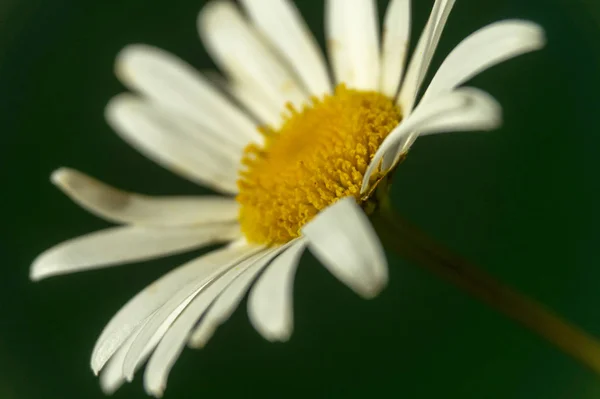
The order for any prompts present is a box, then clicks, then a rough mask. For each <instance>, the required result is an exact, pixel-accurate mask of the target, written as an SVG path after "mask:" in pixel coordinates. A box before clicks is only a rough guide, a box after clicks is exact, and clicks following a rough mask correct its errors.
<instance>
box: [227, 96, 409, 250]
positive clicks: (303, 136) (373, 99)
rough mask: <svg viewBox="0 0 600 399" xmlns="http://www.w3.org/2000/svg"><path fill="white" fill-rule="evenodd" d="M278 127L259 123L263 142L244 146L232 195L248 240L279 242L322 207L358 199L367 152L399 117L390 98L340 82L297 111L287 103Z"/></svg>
mask: <svg viewBox="0 0 600 399" xmlns="http://www.w3.org/2000/svg"><path fill="white" fill-rule="evenodd" d="M287 110H288V113H287V115H285V121H284V123H283V125H282V127H281V128H280V129H279V130H276V131H275V130H272V129H270V128H268V127H262V128H260V129H259V130H260V131H261V133H262V134H263V135H264V136H265V138H266V140H265V144H264V146H262V147H258V146H257V145H253V144H251V145H249V146H248V147H247V148H246V149H245V155H244V158H243V160H242V164H243V166H244V169H243V170H242V171H241V172H240V178H239V180H238V187H239V190H240V193H239V195H238V197H237V200H238V202H239V203H240V205H241V206H240V215H239V221H240V224H241V227H242V231H243V233H244V234H245V235H246V238H247V239H248V241H250V242H255V243H262V244H282V243H285V242H287V241H289V240H291V239H293V238H295V237H297V236H299V234H300V229H301V228H302V226H303V225H304V224H305V223H307V222H308V221H310V220H311V219H312V218H313V217H314V216H315V215H316V214H317V213H318V212H319V211H320V210H322V209H323V208H325V207H327V206H328V205H331V204H333V203H334V202H335V201H336V200H338V199H339V198H342V197H346V196H350V195H352V196H354V197H355V198H356V199H357V201H358V202H359V203H360V202H361V198H360V188H361V187H360V185H361V181H362V178H363V175H364V173H365V171H366V169H367V166H368V165H369V162H370V161H371V158H372V157H373V155H374V154H375V152H376V151H377V149H378V148H379V146H380V145H381V142H382V141H383V139H384V138H385V137H386V136H387V135H388V134H389V133H390V132H391V131H392V129H393V128H394V127H396V125H397V124H398V123H399V122H400V120H401V112H400V108H399V107H398V106H396V104H395V103H394V102H393V101H392V100H391V99H390V98H388V97H386V96H384V95H383V94H380V93H377V92H372V91H358V90H352V89H348V88H346V87H345V86H344V85H340V86H338V87H337V88H336V90H335V94H333V95H326V96H325V97H324V98H323V99H317V98H313V99H312V101H311V104H310V105H307V106H306V107H305V108H304V109H303V110H301V111H297V110H296V109H294V107H293V106H291V105H288V107H287Z"/></svg>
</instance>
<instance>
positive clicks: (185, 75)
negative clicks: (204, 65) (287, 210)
mask: <svg viewBox="0 0 600 399" xmlns="http://www.w3.org/2000/svg"><path fill="white" fill-rule="evenodd" d="M115 69H116V74H117V76H118V77H119V79H120V80H121V82H123V84H125V85H126V86H127V87H129V88H130V89H132V90H136V91H138V92H139V93H142V94H143V95H145V96H147V97H148V98H149V99H150V100H151V101H153V102H156V103H157V104H160V105H161V106H163V107H166V108H168V109H169V110H170V111H172V112H174V113H177V114H180V113H183V114H185V115H186V116H187V117H188V118H189V119H192V120H194V121H195V122H197V123H198V124H200V125H202V126H204V125H206V126H207V127H208V128H209V130H212V131H216V132H219V135H220V136H221V137H222V139H223V140H226V141H227V143H228V145H231V146H233V147H239V148H243V147H244V146H245V145H246V144H247V143H249V142H251V141H252V142H256V143H262V142H263V137H262V136H261V135H260V134H259V133H258V132H257V130H256V127H255V124H254V122H253V121H252V120H251V119H250V118H248V116H247V115H245V114H244V113H243V112H242V111H241V110H239V109H238V108H237V107H236V106H235V105H233V104H232V103H231V102H230V101H229V100H228V99H227V98H225V97H224V96H223V95H222V94H221V93H220V92H219V91H218V90H217V89H215V88H214V87H213V86H212V85H211V84H210V83H209V81H208V80H207V79H205V78H204V77H203V76H202V75H201V74H200V73H198V71H197V70H195V69H194V68H192V67H191V66H190V65H188V64H187V63H185V62H184V61H183V60H181V59H179V58H178V57H176V56H174V55H173V54H170V53H168V52H166V51H164V50H162V49H159V48H156V47H152V46H148V45H142V44H134V45H129V46H127V47H125V48H124V49H123V50H121V52H120V53H119V55H118V56H117V61H116V66H115ZM201 133H205V134H206V131H204V132H203V131H202V130H200V131H199V134H201Z"/></svg>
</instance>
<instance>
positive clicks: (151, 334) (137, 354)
mask: <svg viewBox="0 0 600 399" xmlns="http://www.w3.org/2000/svg"><path fill="white" fill-rule="evenodd" d="M262 250H263V248H262V247H258V246H257V247H256V248H255V250H254V251H253V252H252V253H249V254H248V258H247V260H246V259H236V261H235V262H229V263H225V264H223V265H222V267H221V268H218V269H216V270H214V271H213V272H212V273H211V274H209V275H204V274H202V275H200V276H199V277H198V278H197V279H195V280H193V281H191V282H190V283H188V284H186V285H185V286H183V287H181V288H180V289H179V290H178V291H177V292H176V293H175V294H174V295H173V296H172V297H171V298H169V300H168V301H167V302H165V304H164V305H162V306H161V307H160V308H159V309H158V310H157V311H156V312H155V313H154V314H153V315H152V317H151V318H150V321H149V322H148V323H147V324H146V325H145V326H144V327H143V328H142V330H141V331H140V333H139V334H137V337H136V339H135V341H134V342H133V344H132V345H131V348H130V349H129V351H128V352H127V355H126V356H125V360H124V362H123V373H124V374H125V377H126V378H127V379H129V380H131V379H132V378H133V373H134V372H135V370H136V369H137V368H138V367H139V365H140V364H141V363H142V362H143V361H144V360H145V358H144V354H145V353H147V350H148V348H149V345H150V344H151V343H154V345H156V344H157V343H158V342H159V341H160V340H161V338H162V336H163V335H164V334H165V333H166V332H167V330H168V329H169V327H170V326H171V324H173V322H174V321H175V319H176V318H177V317H178V316H179V315H180V314H181V312H183V311H184V310H185V309H186V307H187V306H188V305H189V303H190V302H191V301H192V300H193V299H194V298H195V297H196V296H197V295H198V294H199V293H202V292H204V291H206V290H207V289H208V287H210V286H211V285H212V284H215V283H216V281H217V280H220V281H221V282H220V283H218V284H222V281H225V280H226V277H225V276H226V275H230V274H227V273H228V271H229V269H231V268H233V267H242V266H241V265H242V264H244V262H250V261H251V259H255V258H256V256H258V255H255V253H259V254H260V253H261V252H260V251H262ZM222 279H224V280H222ZM211 292H212V291H211ZM219 292H220V291H219ZM217 294H218V292H217ZM152 347H154V346H152ZM152 347H150V348H152Z"/></svg>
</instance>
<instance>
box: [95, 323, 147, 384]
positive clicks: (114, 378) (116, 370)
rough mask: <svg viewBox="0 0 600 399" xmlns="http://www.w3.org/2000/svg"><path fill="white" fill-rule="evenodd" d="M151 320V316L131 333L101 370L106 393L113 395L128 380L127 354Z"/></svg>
mask: <svg viewBox="0 0 600 399" xmlns="http://www.w3.org/2000/svg"><path fill="white" fill-rule="evenodd" d="M149 320H150V318H149V317H148V318H147V319H146V320H145V321H143V322H142V323H141V324H140V325H139V326H138V327H137V328H136V329H135V330H134V331H133V332H132V333H131V335H130V336H129V338H127V340H126V341H125V342H124V343H123V345H121V347H120V348H119V349H118V350H117V351H116V352H115V354H114V355H113V356H112V357H111V358H110V360H109V361H108V362H107V363H106V365H105V366H104V368H103V369H102V371H101V372H100V375H99V377H100V388H101V389H102V392H104V394H105V395H112V394H113V393H115V392H116V391H117V390H118V389H119V388H120V387H121V386H122V385H123V383H125V382H126V381H127V379H126V378H125V374H124V373H123V361H124V360H125V355H126V354H127V352H128V351H129V348H130V347H131V344H132V343H133V341H134V340H135V338H136V337H137V335H138V334H139V332H140V331H141V329H142V328H143V327H144V325H146V323H147V322H148V321H149Z"/></svg>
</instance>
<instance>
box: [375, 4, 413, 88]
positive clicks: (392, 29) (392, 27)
mask: <svg viewBox="0 0 600 399" xmlns="http://www.w3.org/2000/svg"><path fill="white" fill-rule="evenodd" d="M410 25H411V18H410V0H392V1H390V3H389V4H388V7H387V11H386V13H385V18H384V20H383V38H382V46H381V47H382V52H381V79H380V83H379V91H381V92H382V93H383V94H385V95H386V96H388V97H391V98H394V97H396V94H397V93H398V87H399V85H400V81H401V80H402V75H403V74H404V64H405V63H406V54H407V52H408V45H409V41H410Z"/></svg>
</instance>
